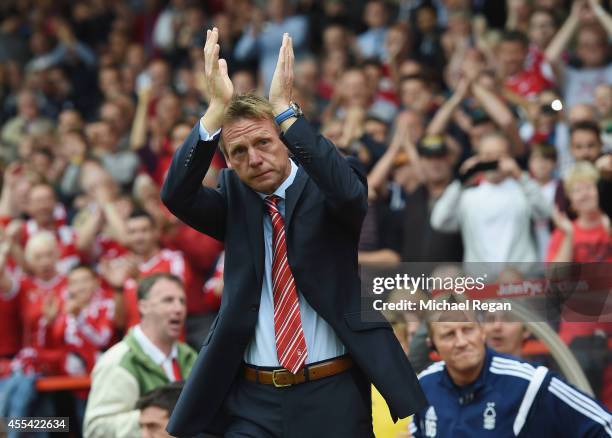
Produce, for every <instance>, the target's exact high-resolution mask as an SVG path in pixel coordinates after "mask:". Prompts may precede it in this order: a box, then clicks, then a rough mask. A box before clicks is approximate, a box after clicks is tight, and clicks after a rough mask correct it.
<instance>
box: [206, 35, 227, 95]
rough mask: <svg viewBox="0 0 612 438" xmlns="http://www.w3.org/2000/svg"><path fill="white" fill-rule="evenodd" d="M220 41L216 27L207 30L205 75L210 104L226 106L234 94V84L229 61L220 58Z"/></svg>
mask: <svg viewBox="0 0 612 438" xmlns="http://www.w3.org/2000/svg"><path fill="white" fill-rule="evenodd" d="M218 41H219V30H218V29H217V28H216V27H214V28H213V29H212V30H207V31H206V43H205V44H204V76H205V78H206V90H207V92H208V96H209V97H210V105H213V104H222V105H223V106H225V105H227V103H228V102H229V101H230V99H231V98H232V95H233V94H234V85H233V84H232V81H231V80H230V78H229V75H228V73H227V62H226V61H225V59H219V52H220V50H221V47H220V46H219V44H218Z"/></svg>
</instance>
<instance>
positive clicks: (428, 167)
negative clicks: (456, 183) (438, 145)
mask: <svg viewBox="0 0 612 438" xmlns="http://www.w3.org/2000/svg"><path fill="white" fill-rule="evenodd" d="M421 166H422V169H423V176H424V177H425V181H427V182H429V183H432V184H440V183H443V182H446V181H449V179H450V176H451V166H450V161H449V157H448V155H444V156H441V157H425V156H423V157H421Z"/></svg>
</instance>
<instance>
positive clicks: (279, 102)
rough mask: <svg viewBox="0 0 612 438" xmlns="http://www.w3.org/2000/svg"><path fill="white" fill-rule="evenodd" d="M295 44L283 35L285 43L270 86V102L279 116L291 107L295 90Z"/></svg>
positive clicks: (286, 34) (279, 54)
mask: <svg viewBox="0 0 612 438" xmlns="http://www.w3.org/2000/svg"><path fill="white" fill-rule="evenodd" d="M294 58H295V57H294V55H293V43H292V41H291V37H290V36H289V34H288V33H285V34H283V43H282V45H281V48H280V50H279V52H278V61H277V62H276V69H275V70H274V75H273V76H272V83H271V84H270V94H269V100H270V103H271V104H272V107H273V108H274V113H275V114H279V113H281V112H283V111H284V110H286V109H287V108H288V107H289V103H290V102H291V91H292V89H293V61H294Z"/></svg>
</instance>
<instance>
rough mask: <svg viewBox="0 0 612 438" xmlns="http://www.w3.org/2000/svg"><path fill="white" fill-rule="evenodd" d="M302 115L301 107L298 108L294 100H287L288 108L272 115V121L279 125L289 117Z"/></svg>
mask: <svg viewBox="0 0 612 438" xmlns="http://www.w3.org/2000/svg"><path fill="white" fill-rule="evenodd" d="M302 115H304V112H303V111H302V108H300V106H299V105H298V104H297V103H295V102H289V108H287V109H286V110H285V111H283V112H282V113H280V114H277V115H276V116H274V121H275V122H276V124H277V125H280V124H281V123H283V122H284V121H285V120H287V119H288V118H289V117H301V116H302Z"/></svg>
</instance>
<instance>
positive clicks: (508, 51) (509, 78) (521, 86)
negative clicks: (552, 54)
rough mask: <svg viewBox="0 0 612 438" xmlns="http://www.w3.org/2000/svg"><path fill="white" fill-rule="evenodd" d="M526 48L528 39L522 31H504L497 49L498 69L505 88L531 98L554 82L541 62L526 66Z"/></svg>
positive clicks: (551, 85)
mask: <svg viewBox="0 0 612 438" xmlns="http://www.w3.org/2000/svg"><path fill="white" fill-rule="evenodd" d="M528 48H529V41H528V39H527V37H526V36H525V35H524V34H523V33H521V32H518V31H508V32H506V33H505V34H504V35H503V36H502V40H501V42H500V43H499V46H498V49H497V54H498V61H499V65H498V70H499V73H500V76H501V77H502V79H503V81H504V85H505V87H506V88H507V89H509V90H510V91H512V92H513V93H516V94H518V95H520V96H523V97H527V98H533V97H535V96H536V95H537V94H539V93H540V92H542V91H544V90H546V89H548V88H552V87H553V85H554V84H553V82H552V75H551V74H548V75H547V73H546V72H545V69H544V68H543V67H544V65H545V64H543V63H542V62H532V63H531V64H530V65H529V67H528V68H527V67H526V61H527V54H528ZM547 76H548V77H547Z"/></svg>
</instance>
